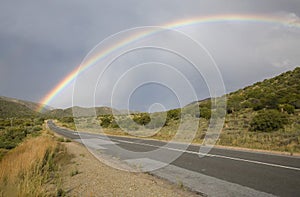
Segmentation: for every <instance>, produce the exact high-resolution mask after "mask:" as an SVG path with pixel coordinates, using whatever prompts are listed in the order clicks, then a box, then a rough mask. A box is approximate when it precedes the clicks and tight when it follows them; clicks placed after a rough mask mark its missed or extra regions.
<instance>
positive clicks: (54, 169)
mask: <svg viewBox="0 0 300 197" xmlns="http://www.w3.org/2000/svg"><path fill="white" fill-rule="evenodd" d="M43 124H44V118H42V117H35V116H33V117H10V118H1V119H0V196H62V195H58V194H63V190H62V189H61V177H60V175H59V169H60V166H61V165H62V164H63V163H65V162H66V158H68V155H67V153H66V151H65V149H64V146H63V145H62V144H61V143H60V142H59V140H58V139H57V138H56V137H54V136H53V135H50V134H49V133H47V132H46V131H45V129H44V125H43Z"/></svg>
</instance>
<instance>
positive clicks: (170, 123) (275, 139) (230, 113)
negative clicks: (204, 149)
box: [59, 67, 300, 154]
mask: <svg viewBox="0 0 300 197" xmlns="http://www.w3.org/2000/svg"><path fill="white" fill-rule="evenodd" d="M195 108H199V111H200V113H198V114H195V116H196V118H198V120H199V127H198V131H197V133H196V136H195V139H194V141H193V142H194V143H202V141H203V139H204V137H205V133H206V131H207V128H208V125H209V121H210V118H211V116H212V111H211V101H210V99H206V100H204V101H199V102H195V103H192V104H190V105H188V106H186V107H185V108H184V109H172V110H169V111H167V112H166V113H158V114H157V113H156V114H155V115H153V114H148V113H131V115H129V116H125V115H116V116H113V115H111V114H107V115H103V114H102V115H99V116H98V117H97V119H96V120H94V119H92V118H86V117H85V118H84V117H83V118H82V121H80V119H79V123H82V124H83V125H82V126H83V128H90V131H93V125H95V124H98V125H100V126H101V127H102V129H103V131H104V132H105V133H107V134H111V135H129V134H128V132H126V130H127V131H136V130H139V131H140V130H142V131H144V132H145V135H144V136H147V135H146V134H147V133H151V131H153V130H156V129H159V131H158V132H155V134H154V135H151V136H147V137H150V138H154V139H159V140H171V139H172V138H173V137H174V136H175V134H176V131H177V129H178V127H179V125H180V119H181V110H185V113H184V114H185V117H182V118H183V120H185V121H189V120H191V119H192V118H194V117H191V116H189V113H186V112H189V110H190V111H191V110H194V109H195ZM226 111H227V115H226V119H225V124H224V128H223V131H222V132H221V135H220V138H219V140H218V142H217V144H218V145H224V146H237V147H245V148H253V149H264V150H274V151H285V152H290V153H291V154H293V153H294V152H300V67H298V68H296V69H295V70H294V71H288V72H286V73H283V74H281V75H279V76H277V77H274V78H271V79H266V80H264V81H263V82H258V83H255V84H254V85H252V86H249V87H245V88H244V89H241V90H238V91H236V92H233V93H230V94H228V95H227V110H226ZM186 114H187V115H186ZM191 114H192V113H191ZM213 115H214V114H213ZM59 122H60V125H61V126H64V127H68V128H71V129H75V125H74V121H73V119H72V118H71V117H64V118H60V119H59ZM120 126H121V127H122V129H124V128H125V131H124V130H122V129H120V128H119V127H120ZM96 128H98V127H96ZM96 132H99V130H97V131H96ZM141 136H143V135H141ZM184 137H185V136H182V141H184Z"/></svg>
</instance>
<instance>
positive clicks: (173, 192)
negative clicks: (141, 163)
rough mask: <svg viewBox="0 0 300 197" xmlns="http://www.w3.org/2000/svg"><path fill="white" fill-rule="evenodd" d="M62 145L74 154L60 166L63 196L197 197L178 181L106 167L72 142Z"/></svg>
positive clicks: (79, 145)
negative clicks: (177, 182) (68, 161)
mask: <svg viewBox="0 0 300 197" xmlns="http://www.w3.org/2000/svg"><path fill="white" fill-rule="evenodd" d="M65 146H66V148H67V151H68V152H69V153H70V154H73V155H74V157H73V158H72V160H71V162H70V163H69V164H66V165H65V166H63V167H62V188H63V190H64V192H65V194H66V196H172V197H173V196H197V195H196V194H195V193H192V192H190V191H187V190H185V188H183V187H182V185H180V184H178V185H175V184H171V183H169V182H167V181H165V180H162V179H159V178H157V177H154V176H151V175H148V174H145V173H132V172H127V171H121V170H117V169H115V168H112V167H109V166H107V165H105V164H103V163H101V162H100V161H99V160H98V159H96V158H95V157H94V156H93V155H92V154H91V153H90V152H89V151H88V150H87V149H86V148H85V147H84V146H82V145H81V144H78V143H76V142H70V143H65Z"/></svg>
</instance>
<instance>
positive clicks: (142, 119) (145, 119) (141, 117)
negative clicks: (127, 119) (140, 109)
mask: <svg viewBox="0 0 300 197" xmlns="http://www.w3.org/2000/svg"><path fill="white" fill-rule="evenodd" d="M133 121H134V122H136V123H138V124H139V125H143V126H145V125H147V124H148V123H149V122H150V121H151V118H150V115H149V114H148V113H141V114H136V115H134V117H133Z"/></svg>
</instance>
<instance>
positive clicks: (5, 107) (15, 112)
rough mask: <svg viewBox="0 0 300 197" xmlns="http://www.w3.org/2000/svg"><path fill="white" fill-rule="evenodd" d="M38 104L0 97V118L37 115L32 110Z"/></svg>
mask: <svg viewBox="0 0 300 197" xmlns="http://www.w3.org/2000/svg"><path fill="white" fill-rule="evenodd" d="M37 105H38V104H34V103H31V102H26V103H25V102H24V101H20V100H17V99H11V98H7V97H0V118H11V117H31V116H37V115H39V113H38V112H36V111H34V110H33V108H34V107H35V106H37Z"/></svg>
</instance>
